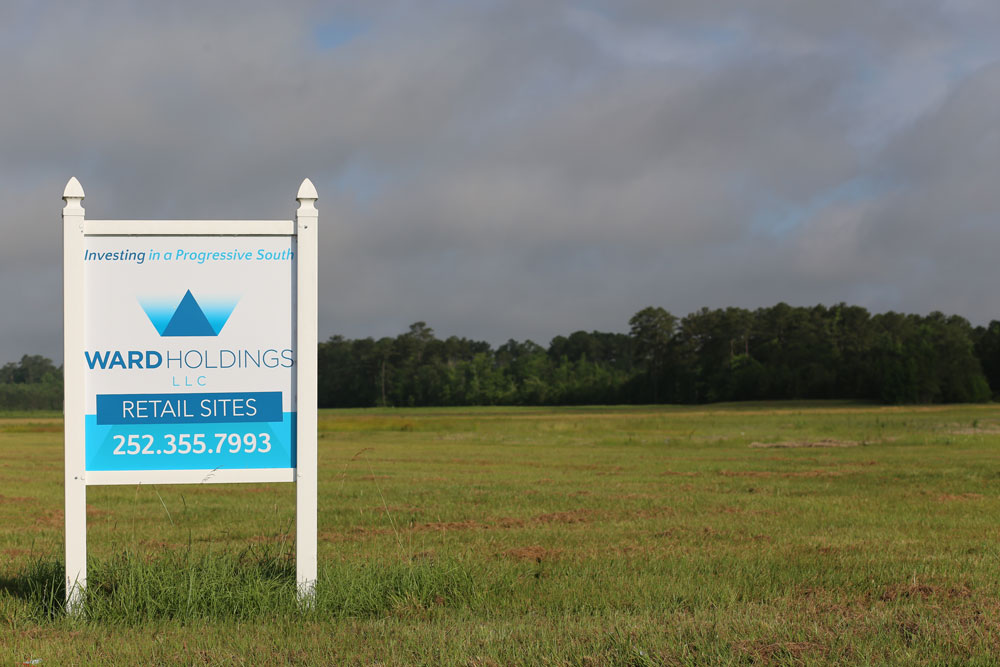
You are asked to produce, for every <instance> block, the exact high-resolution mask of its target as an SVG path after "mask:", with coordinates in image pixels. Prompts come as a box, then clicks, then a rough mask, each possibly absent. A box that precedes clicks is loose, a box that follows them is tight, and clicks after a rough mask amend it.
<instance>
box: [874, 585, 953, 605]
mask: <svg viewBox="0 0 1000 667" xmlns="http://www.w3.org/2000/svg"><path fill="white" fill-rule="evenodd" d="M971 595H972V590H971V589H970V588H969V587H968V586H966V585H964V584H963V585H961V586H948V587H945V586H934V585H931V584H926V583H922V582H916V581H914V582H910V583H908V584H896V585H893V586H887V587H886V588H885V590H883V591H882V594H881V595H880V596H879V599H880V600H882V601H883V602H894V601H896V600H905V599H909V598H932V597H936V598H946V599H949V600H957V599H965V598H968V597H970V596H971Z"/></svg>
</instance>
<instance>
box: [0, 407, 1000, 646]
mask: <svg viewBox="0 0 1000 667" xmlns="http://www.w3.org/2000/svg"><path fill="white" fill-rule="evenodd" d="M319 444H320V486H319V508H320V509H319V549H320V577H319V585H318V593H317V598H316V601H315V605H314V606H313V607H312V608H311V609H305V610H302V609H298V608H297V606H296V603H295V599H294V581H293V579H294V554H293V549H294V530H295V527H294V497H295V494H294V487H293V486H292V485H289V484H284V485H282V484H271V485H208V486H202V487H197V486H160V487H152V486H143V487H139V488H136V487H92V488H90V489H89V490H88V509H87V514H88V522H89V550H90V566H89V567H90V587H89V589H88V600H87V614H86V617H85V618H79V619H71V618H66V617H65V615H64V614H63V613H62V610H61V606H60V605H61V602H62V595H63V591H62V589H61V588H60V586H61V580H62V548H63V547H62V534H63V524H62V522H63V514H62V422H61V420H60V419H59V417H58V416H57V415H31V414H20V415H10V416H7V417H5V418H0V660H2V661H3V663H4V664H17V663H20V662H21V661H27V660H32V659H41V660H42V661H43V662H42V664H43V665H62V664H98V663H99V664H140V663H152V664H156V663H162V664H175V663H183V664H285V663H300V664H458V665H506V664H526V665H528V664H530V665H539V664H541V665H544V664H556V665H561V664H573V665H577V664H578V665H604V664H634V665H645V664H844V663H851V664H858V663H862V664H863V663H872V664H906V665H911V664H949V663H954V664H976V663H978V664H996V663H997V662H998V660H1000V409H998V408H997V407H995V406H957V407H922V408H894V407H880V406H866V405H856V404H842V403H832V404H831V403H817V404H812V403H802V404H799V403H794V404H788V403H784V404H753V405H750V404H740V405H721V406H710V407H696V408H677V407H662V408H661V407H645V408H559V409H510V408H496V409H469V410H457V409H433V410H368V411H329V412H322V413H321V415H320V440H319Z"/></svg>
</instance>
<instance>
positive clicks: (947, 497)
mask: <svg viewBox="0 0 1000 667" xmlns="http://www.w3.org/2000/svg"><path fill="white" fill-rule="evenodd" d="M982 499H983V494H981V493H942V494H941V495H939V496H938V497H937V498H935V500H937V501H938V502H939V503H949V502H960V501H964V500H982Z"/></svg>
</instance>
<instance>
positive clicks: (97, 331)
mask: <svg viewBox="0 0 1000 667" xmlns="http://www.w3.org/2000/svg"><path fill="white" fill-rule="evenodd" d="M83 198H84V194H83V188H82V187H81V186H80V183H79V182H78V181H77V180H76V179H75V178H74V179H70V182H69V183H68V184H67V185H66V190H65V192H64V193H63V199H64V200H65V201H66V206H65V207H64V208H63V215H62V218H63V317H64V329H65V331H64V338H63V339H64V345H63V358H64V362H63V363H64V366H63V376H64V384H65V395H64V415H65V456H66V469H65V481H66V504H65V507H66V599H67V608H68V609H69V610H70V611H75V610H77V609H79V608H80V604H81V601H82V595H81V593H82V590H83V588H84V587H85V586H86V580H87V516H86V500H87V486H93V485H95V484H97V485H99V484H182V483H189V484H207V483H212V484H215V483H223V482H295V483H296V579H297V582H298V590H299V593H300V596H303V597H306V596H310V595H311V594H312V591H313V587H314V584H315V579H316V351H317V350H316V347H317V345H316V343H317V340H316V333H317V332H316V306H317V283H318V253H317V245H316V226H317V221H318V217H319V214H318V212H317V210H316V207H315V202H316V199H317V196H316V190H315V188H314V187H313V185H312V183H311V182H309V180H308V179H306V180H305V181H303V183H302V186H301V187H300V188H299V193H298V197H297V199H298V202H299V207H298V209H297V210H296V212H295V218H294V219H293V220H87V219H86V218H85V215H84V209H83V206H82V205H81V204H82V202H83Z"/></svg>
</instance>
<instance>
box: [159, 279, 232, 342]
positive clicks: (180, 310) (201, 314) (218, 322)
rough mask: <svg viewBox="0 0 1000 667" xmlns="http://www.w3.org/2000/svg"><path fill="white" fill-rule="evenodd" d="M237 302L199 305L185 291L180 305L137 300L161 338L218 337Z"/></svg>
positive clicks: (221, 299)
mask: <svg viewBox="0 0 1000 667" xmlns="http://www.w3.org/2000/svg"><path fill="white" fill-rule="evenodd" d="M238 301H239V299H233V298H216V299H214V300H213V299H209V300H208V301H205V302H202V303H199V302H198V300H197V299H195V298H194V294H192V293H191V290H188V291H187V292H185V293H184V298H182V299H181V302H180V303H177V302H176V301H167V300H164V299H162V298H140V299H139V305H141V306H142V309H143V310H144V311H145V312H146V317H148V318H149V321H150V323H151V324H152V325H153V327H154V328H155V329H156V333H158V334H160V335H161V336H218V335H219V333H221V332H222V328H223V327H224V326H226V322H228V321H229V316H230V315H232V314H233V310H234V309H235V308H236V303H237V302H238Z"/></svg>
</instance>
